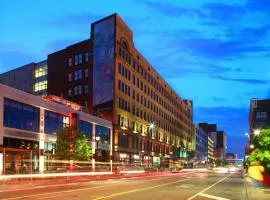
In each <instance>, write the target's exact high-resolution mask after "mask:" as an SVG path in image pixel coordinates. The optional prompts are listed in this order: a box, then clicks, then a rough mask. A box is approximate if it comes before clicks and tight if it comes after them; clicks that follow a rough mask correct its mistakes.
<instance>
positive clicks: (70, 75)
mask: <svg viewBox="0 0 270 200" xmlns="http://www.w3.org/2000/svg"><path fill="white" fill-rule="evenodd" d="M68 81H69V82H71V81H72V74H71V73H69V74H68Z"/></svg>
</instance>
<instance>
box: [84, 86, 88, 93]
mask: <svg viewBox="0 0 270 200" xmlns="http://www.w3.org/2000/svg"><path fill="white" fill-rule="evenodd" d="M88 93H89V88H88V85H85V86H84V94H88Z"/></svg>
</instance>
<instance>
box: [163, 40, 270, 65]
mask: <svg viewBox="0 0 270 200" xmlns="http://www.w3.org/2000/svg"><path fill="white" fill-rule="evenodd" d="M167 46H168V47H169V46H175V47H179V51H182V52H185V51H190V52H191V54H192V55H196V56H202V57H205V58H208V59H225V60H228V59H229V60H230V59H233V58H237V59H239V57H246V55H247V53H255V52H256V53H260V52H267V51H269V48H268V47H266V46H265V45H257V44H250V43H246V41H241V40H233V39H231V40H222V39H214V38H210V39H208V38H193V39H188V40H179V41H178V42H177V41H170V42H169V43H168V44H167Z"/></svg>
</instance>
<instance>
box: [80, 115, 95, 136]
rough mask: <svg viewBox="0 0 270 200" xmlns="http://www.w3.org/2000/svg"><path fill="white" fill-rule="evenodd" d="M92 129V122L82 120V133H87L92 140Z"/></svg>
mask: <svg viewBox="0 0 270 200" xmlns="http://www.w3.org/2000/svg"><path fill="white" fill-rule="evenodd" d="M92 129H93V125H92V124H91V123H89V122H85V121H81V120H80V128H79V130H80V133H83V134H85V135H86V137H87V138H88V139H89V140H90V141H91V140H92Z"/></svg>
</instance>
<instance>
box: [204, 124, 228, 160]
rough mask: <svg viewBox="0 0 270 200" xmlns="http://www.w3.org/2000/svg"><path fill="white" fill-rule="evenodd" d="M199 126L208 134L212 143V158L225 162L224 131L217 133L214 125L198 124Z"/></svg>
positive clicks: (225, 145) (225, 139)
mask: <svg viewBox="0 0 270 200" xmlns="http://www.w3.org/2000/svg"><path fill="white" fill-rule="evenodd" d="M199 125H200V126H201V127H202V128H203V129H204V130H205V131H206V132H207V133H208V136H209V137H210V138H211V140H212V141H213V147H214V152H213V153H214V155H213V158H214V159H216V160H220V159H221V160H225V158H226V149H227V137H226V133H225V132H224V131H217V125H216V124H208V123H199ZM210 142H211V141H210Z"/></svg>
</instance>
